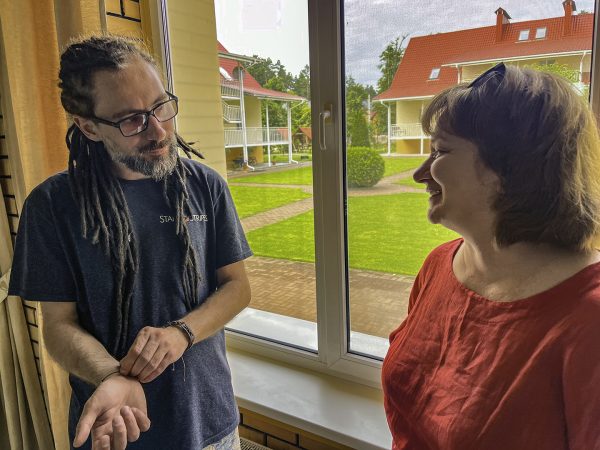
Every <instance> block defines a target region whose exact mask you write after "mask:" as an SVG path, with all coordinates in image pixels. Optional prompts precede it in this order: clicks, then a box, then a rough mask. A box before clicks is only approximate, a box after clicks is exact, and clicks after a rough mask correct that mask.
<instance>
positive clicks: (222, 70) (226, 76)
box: [219, 67, 233, 81]
mask: <svg viewBox="0 0 600 450" xmlns="http://www.w3.org/2000/svg"><path fill="white" fill-rule="evenodd" d="M219 73H220V74H221V76H222V77H223V78H225V79H226V80H227V81H233V78H231V75H229V73H228V72H227V71H226V70H225V69H224V68H223V67H219Z"/></svg>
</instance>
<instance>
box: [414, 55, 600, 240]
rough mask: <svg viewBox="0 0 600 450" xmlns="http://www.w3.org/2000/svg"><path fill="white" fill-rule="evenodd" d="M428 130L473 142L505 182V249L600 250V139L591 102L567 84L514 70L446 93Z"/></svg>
mask: <svg viewBox="0 0 600 450" xmlns="http://www.w3.org/2000/svg"><path fill="white" fill-rule="evenodd" d="M421 123H422V126H423V130H425V132H426V133H427V134H430V135H431V134H435V133H436V130H438V129H439V130H443V131H445V132H447V133H450V134H453V135H456V136H459V137H461V138H464V139H467V140H469V141H471V142H473V143H474V144H475V145H476V146H477V148H478V150H479V156H480V158H481V160H482V161H483V163H484V164H485V165H486V166H487V167H489V168H490V169H491V170H493V171H494V172H495V173H496V174H498V175H499V177H500V180H501V189H500V192H499V194H498V196H497V198H496V199H495V202H494V204H493V207H494V210H495V211H496V214H497V215H496V223H495V236H496V240H497V243H498V244H499V245H501V246H508V245H511V244H514V243H517V242H532V243H546V244H552V245H556V246H559V247H563V248H569V249H579V250H586V249H592V248H597V247H598V246H599V244H600V240H599V238H600V138H599V136H598V129H597V126H596V121H595V118H594V116H593V115H592V112H591V110H590V108H589V106H588V104H587V101H586V99H584V98H583V96H582V95H581V94H580V92H578V91H577V89H576V88H575V87H574V86H573V85H572V84H571V83H569V82H568V81H567V80H565V79H563V78H561V77H559V76H556V75H552V74H549V73H542V72H538V71H534V70H530V69H521V68H518V67H513V66H506V67H502V70H498V71H494V70H492V71H490V72H488V73H487V74H486V75H484V76H483V77H480V78H479V79H478V80H477V82H475V83H472V84H471V85H467V84H460V85H457V86H454V87H451V88H449V89H447V90H445V91H443V92H441V93H440V94H438V95H437V96H436V97H435V98H434V99H433V100H432V102H431V104H430V105H429V106H428V107H427V108H426V110H425V111H424V114H423V117H422V119H421Z"/></svg>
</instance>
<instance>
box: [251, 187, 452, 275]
mask: <svg viewBox="0 0 600 450" xmlns="http://www.w3.org/2000/svg"><path fill="white" fill-rule="evenodd" d="M427 199H428V195H426V194H411V193H406V194H398V195H385V196H376V197H350V198H349V199H348V211H349V236H350V245H349V247H350V248H349V254H350V267H352V268H357V269H369V270H376V271H381V272H390V273H397V274H406V275H415V274H416V273H417V271H418V270H419V268H420V267H421V265H422V263H423V260H424V259H425V257H426V256H427V254H428V253H429V252H430V251H431V250H432V249H433V248H434V247H436V246H437V245H439V244H441V243H443V242H446V241H449V240H451V239H454V238H456V237H457V235H456V234H455V233H454V232H451V231H449V230H446V229H445V228H443V227H441V226H439V225H435V226H434V225H431V224H430V223H429V222H428V221H427V216H426V213H427V208H428V200H427ZM248 240H249V241H250V246H251V247H252V250H253V251H254V253H255V254H256V255H258V256H268V257H273V258H281V259H289V260H296V261H308V262H312V261H314V258H315V257H314V235H313V212H312V211H311V212H308V213H305V214H301V215H299V216H295V217H292V218H291V219H288V220H285V221H283V222H279V223H276V224H273V225H269V226H267V227H264V228H261V229H259V230H255V231H251V232H250V233H248Z"/></svg>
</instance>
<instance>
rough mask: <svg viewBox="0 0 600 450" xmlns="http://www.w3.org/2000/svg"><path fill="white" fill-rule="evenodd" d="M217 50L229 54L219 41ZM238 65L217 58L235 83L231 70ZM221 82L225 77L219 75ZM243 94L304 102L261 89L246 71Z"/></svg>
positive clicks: (300, 98) (235, 62) (270, 90)
mask: <svg viewBox="0 0 600 450" xmlns="http://www.w3.org/2000/svg"><path fill="white" fill-rule="evenodd" d="M217 50H218V51H219V52H222V53H229V51H228V50H227V49H226V48H225V47H224V46H223V44H221V43H220V42H219V41H217ZM238 64H239V63H238V62H237V61H235V60H233V59H227V58H221V57H219V66H220V67H221V68H222V69H224V70H225V71H226V72H227V73H228V74H229V76H230V77H231V78H233V79H234V80H235V81H237V77H234V76H233V69H234V68H236V67H237V66H238ZM223 80H225V77H223V74H221V81H223ZM244 92H245V93H246V94H249V95H254V96H257V97H268V98H274V99H281V100H304V98H302V97H300V96H298V95H295V94H288V93H287V92H279V91H274V90H273V89H267V88H264V87H262V86H261V85H260V83H259V82H258V81H256V79H255V78H254V77H253V76H252V75H250V73H249V72H248V71H247V70H245V71H244Z"/></svg>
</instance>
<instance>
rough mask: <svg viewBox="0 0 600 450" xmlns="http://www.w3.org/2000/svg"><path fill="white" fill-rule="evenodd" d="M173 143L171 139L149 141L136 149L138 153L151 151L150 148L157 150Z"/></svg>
mask: <svg viewBox="0 0 600 450" xmlns="http://www.w3.org/2000/svg"><path fill="white" fill-rule="evenodd" d="M172 143H173V139H164V140H162V141H160V142H150V143H149V144H148V145H144V146H143V147H140V148H139V149H138V152H140V153H147V152H151V151H152V150H158V149H159V148H163V147H166V146H170V145H171V144H172Z"/></svg>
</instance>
